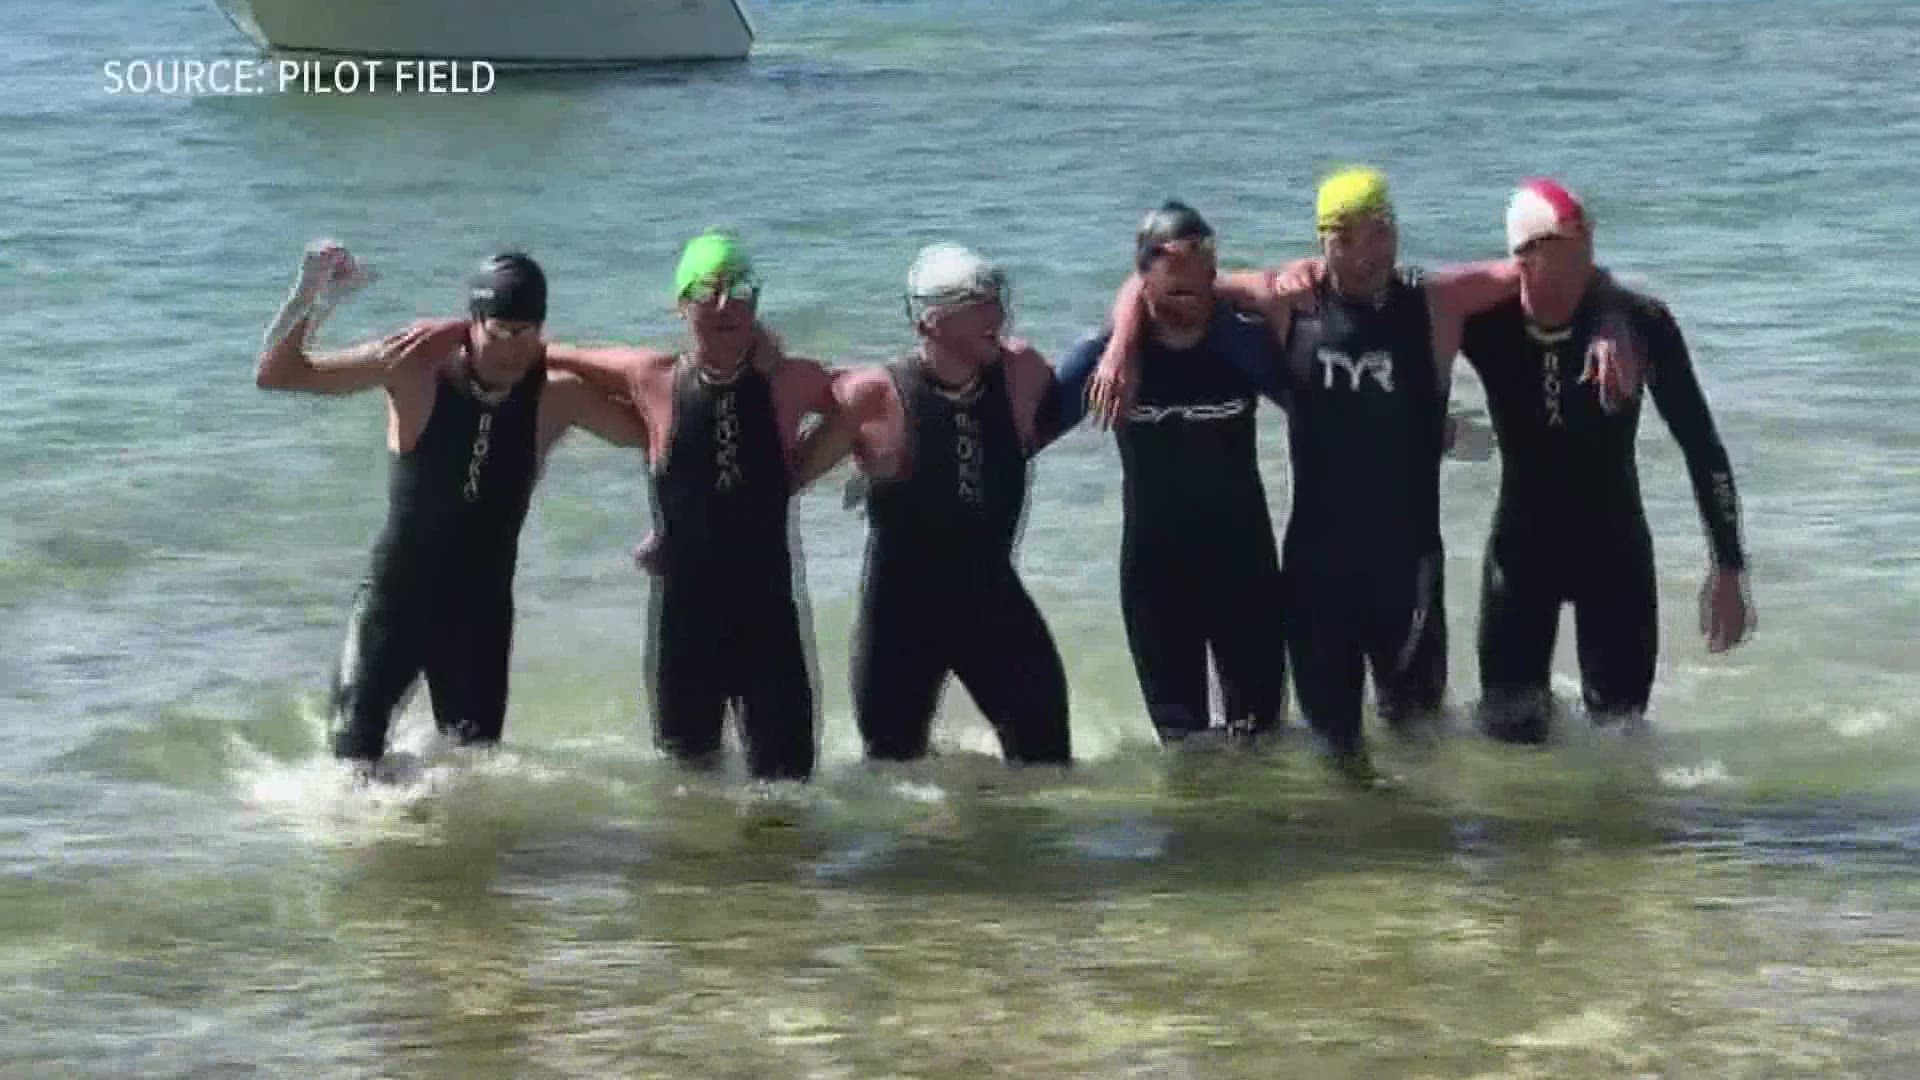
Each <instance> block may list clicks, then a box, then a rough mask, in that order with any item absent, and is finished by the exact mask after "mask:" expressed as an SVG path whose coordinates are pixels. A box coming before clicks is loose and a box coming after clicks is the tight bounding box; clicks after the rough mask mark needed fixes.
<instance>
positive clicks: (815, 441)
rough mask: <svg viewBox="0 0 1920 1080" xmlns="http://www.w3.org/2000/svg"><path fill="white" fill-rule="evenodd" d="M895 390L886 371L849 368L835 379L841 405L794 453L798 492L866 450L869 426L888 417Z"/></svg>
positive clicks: (835, 393)
mask: <svg viewBox="0 0 1920 1080" xmlns="http://www.w3.org/2000/svg"><path fill="white" fill-rule="evenodd" d="M892 389H893V387H892V384H891V382H890V381H889V380H888V378H887V374H886V372H884V371H878V370H864V371H849V372H846V373H844V374H842V375H840V376H839V377H838V378H836V379H835V380H834V385H833V396H834V399H835V401H836V402H838V408H836V409H834V410H833V412H832V413H831V414H829V415H828V417H827V418H826V420H825V421H824V422H823V423H821V424H819V425H817V426H815V427H814V429H813V430H812V431H809V432H807V435H806V437H805V438H803V439H802V440H800V446H799V449H798V450H796V451H795V453H794V470H793V473H794V475H793V488H794V490H795V491H801V490H804V489H805V488H806V487H808V486H809V485H811V484H812V483H813V482H814V481H815V480H818V479H820V478H821V477H822V476H825V475H826V474H828V473H830V472H832V471H833V469H834V467H835V466H837V465H839V464H840V463H841V462H842V461H844V460H846V458H847V455H849V454H852V453H855V452H857V451H859V450H861V449H862V438H863V435H864V434H865V429H866V427H867V425H869V424H875V423H879V422H880V421H881V420H882V419H883V418H884V417H885V415H886V411H887V404H888V398H889V396H890V395H891V393H892Z"/></svg>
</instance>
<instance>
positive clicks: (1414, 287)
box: [1095, 169, 1515, 776]
mask: <svg viewBox="0 0 1920 1080" xmlns="http://www.w3.org/2000/svg"><path fill="white" fill-rule="evenodd" d="M1316 215H1317V220H1318V226H1319V231H1320V233H1321V237H1322V243H1323V250H1324V253H1325V255H1324V260H1307V261H1304V262H1303V263H1299V264H1292V265H1290V267H1289V269H1288V271H1287V272H1286V273H1285V274H1268V273H1264V272H1252V273H1245V272H1242V273H1235V274H1227V275H1223V276H1222V278H1221V281H1220V291H1221V295H1222V296H1223V297H1226V298H1228V299H1229V300H1231V301H1232V302H1234V303H1236V304H1238V305H1241V306H1244V307H1247V308H1250V309H1253V310H1255V311H1258V312H1260V313H1261V314H1263V315H1265V316H1266V322H1267V323H1268V325H1270V326H1271V335H1272V336H1271V337H1270V338H1269V340H1268V341H1267V342H1266V343H1265V344H1266V349H1265V352H1264V354H1261V353H1249V355H1256V356H1258V364H1259V368H1258V370H1256V371H1254V372H1253V374H1252V376H1251V379H1252V385H1254V386H1256V387H1258V388H1260V389H1261V390H1262V391H1263V392H1264V393H1266V394H1267V395H1268V396H1269V397H1271V398H1273V399H1274V400H1276V401H1279V402H1280V403H1281V404H1282V405H1283V406H1284V407H1285V408H1286V411H1287V416H1288V424H1287V432H1288V438H1289V442H1290V446H1291V450H1292V454H1291V457H1292V466H1293V487H1294V498H1293V510H1292V513H1291V514H1289V516H1288V519H1287V537H1286V545H1285V547H1286V550H1285V560H1284V563H1283V567H1284V573H1283V579H1284V581H1285V582H1286V587H1285V595H1286V605H1287V629H1288V633H1287V639H1288V651H1290V652H1291V654H1292V659H1293V664H1292V667H1293V676H1294V686H1295V688H1296V689H1297V690H1298V692H1299V695H1300V704H1301V709H1302V711H1303V712H1304V713H1305V714H1306V718H1307V721H1308V723H1309V725H1310V726H1312V727H1313V728H1314V730H1315V731H1316V732H1317V733H1318V734H1319V736H1320V737H1321V740H1322V743H1323V746H1324V748H1325V749H1327V750H1328V751H1330V752H1331V759H1332V761H1333V762H1334V763H1335V764H1336V765H1338V766H1339V767H1341V768H1342V769H1345V770H1348V771H1350V772H1353V773H1355V774H1358V775H1362V776H1364V775H1370V766H1369V765H1368V759H1367V757H1366V754H1365V753H1364V748H1363V742H1362V739H1361V723H1360V721H1361V705H1362V702H1363V698H1364V692H1365V675H1366V671H1367V669H1368V668H1369V667H1370V668H1371V669H1372V672H1373V676H1374V683H1375V685H1376V687H1377V688H1378V690H1379V697H1380V705H1381V712H1382V713H1383V714H1384V716H1385V717H1386V718H1387V719H1388V720H1389V721H1390V722H1391V723H1392V724H1393V725H1394V726H1395V727H1396V729H1398V730H1403V731H1410V730H1417V729H1419V728H1420V727H1421V725H1422V724H1423V723H1426V722H1430V721H1432V720H1433V719H1434V718H1435V715H1436V714H1437V713H1438V711H1439V709H1440V707H1441V705H1442V702H1443V699H1444V696H1445V687H1446V614H1445V607H1444V604H1443V603H1442V588H1443V581H1442V576H1441V563H1442V557H1443V554H1442V551H1441V543H1440V525H1439V510H1438V506H1439V485H1440V475H1439V464H1440V457H1441V454H1442V453H1443V451H1444V449H1445V448H1446V445H1447V442H1448V437H1449V435H1448V421H1447V415H1446V402H1447V396H1448V387H1449V386H1450V383H1451V378H1452V367H1451V363H1450V361H1451V357H1452V355H1453V351H1454V346H1455V343H1456V342H1457V340H1458V335H1459V325H1460V319H1461V317H1462V314H1463V313H1464V312H1466V311H1470V310H1473V309H1475V308H1476V307H1480V306H1485V305H1486V304H1488V303H1491V302H1492V301H1493V300H1495V299H1497V298H1498V297H1499V296H1500V295H1502V294H1503V293H1506V292H1509V291H1511V290H1512V289H1513V288H1514V287H1515V285H1514V282H1513V280H1512V275H1511V271H1510V269H1509V268H1506V267H1504V266H1502V265H1500V264H1469V265H1465V266H1459V267H1452V268H1448V269H1446V270H1443V271H1441V272H1439V273H1436V274H1433V275H1430V276H1428V275H1422V274H1420V273H1419V272H1418V271H1414V270H1400V269H1398V268H1397V267H1396V265H1395V260H1396V257H1397V233H1396V229H1395V225H1394V216H1393V209H1392V203H1391V200H1390V198H1389V196H1388V190H1387V184H1386V180H1385V178H1384V177H1383V176H1381V175H1380V174H1379V173H1378V172H1376V171H1374V170H1371V169H1350V170H1345V171H1343V172H1341V173H1338V174H1336V175H1335V176H1333V177H1330V178H1329V179H1328V180H1327V181H1326V182H1325V183H1324V184H1322V186H1321V188H1320V191H1319V194H1318V197H1317V210H1316ZM1137 322H1138V316H1137V310H1136V308H1135V305H1132V304H1130V303H1129V302H1128V298H1127V295H1126V292H1125V290H1123V293H1122V298H1121V302H1120V304H1119V305H1118V306H1117V307H1116V311H1115V325H1116V328H1117V331H1116V341H1122V340H1131V335H1132V334H1133V333H1134V332H1135V331H1134V329H1133V328H1134V326H1135V325H1136V324H1137ZM1275 339H1277V341H1278V343H1279V345H1280V348H1281V350H1282V352H1281V353H1280V354H1279V355H1278V356H1276V355H1275V354H1274V340H1275ZM1116 351H1117V350H1116V349H1115V348H1113V347H1110V348H1109V350H1108V354H1109V355H1108V357H1106V358H1103V360H1102V373H1103V374H1106V373H1107V363H1108V360H1110V359H1112V358H1113V354H1114V353H1115V352H1116ZM1126 363H1127V366H1128V367H1130V366H1131V362H1130V361H1127V362H1126ZM1120 374H1121V378H1120V380H1119V381H1120V382H1121V383H1122V384H1124V385H1125V387H1126V394H1127V395H1128V398H1129V399H1130V400H1137V399H1138V397H1139V394H1140V393H1141V392H1143V390H1144V382H1143V380H1142V376H1143V374H1144V373H1134V372H1132V371H1130V370H1124V369H1123V371H1122V372H1121V373H1120ZM1135 383H1140V384H1141V385H1140V386H1139V387H1138V388H1136V387H1135V386H1134V384H1135ZM1095 396H1096V397H1099V396H1101V395H1099V394H1096V395H1095ZM1111 400H1112V398H1111V396H1108V397H1106V398H1105V399H1104V400H1103V401H1102V402H1100V403H1098V404H1102V405H1104V404H1106V403H1107V402H1110V401H1111ZM1125 415H1126V416H1127V426H1129V427H1130V426H1132V418H1131V414H1130V413H1129V414H1125ZM1270 663H1271V664H1272V665H1273V666H1275V667H1278V666H1279V658H1278V656H1277V655H1276V656H1275V657H1274V659H1273V660H1272V661H1270Z"/></svg>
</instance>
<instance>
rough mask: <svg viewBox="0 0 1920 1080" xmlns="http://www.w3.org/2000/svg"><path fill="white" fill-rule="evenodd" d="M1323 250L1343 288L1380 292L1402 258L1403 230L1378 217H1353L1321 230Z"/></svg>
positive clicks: (1338, 282)
mask: <svg viewBox="0 0 1920 1080" xmlns="http://www.w3.org/2000/svg"><path fill="white" fill-rule="evenodd" d="M1320 250H1321V252H1322V253H1323V254H1324V255H1326V257H1327V272H1328V273H1329V274H1331V275H1333V278H1334V280H1335V282H1336V283H1337V284H1338V285H1339V287H1340V288H1341V289H1343V290H1345V291H1347V292H1357V293H1373V292H1379V291H1380V290H1381V289H1384V288H1386V285H1387V279H1388V277H1389V276H1390V275H1391V274H1392V273H1393V264H1394V262H1395V261H1396V260H1397V259H1399V257H1400V232H1399V230H1398V229H1396V228H1395V227H1394V225H1393V222H1391V221H1384V220H1382V219H1380V218H1377V217H1359V218H1350V219H1348V220H1346V221H1344V222H1341V223H1340V224H1339V225H1336V226H1334V227H1333V228H1330V229H1325V230H1322V231H1321V233H1320Z"/></svg>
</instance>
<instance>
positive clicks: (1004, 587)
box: [853, 360, 1071, 764]
mask: <svg viewBox="0 0 1920 1080" xmlns="http://www.w3.org/2000/svg"><path fill="white" fill-rule="evenodd" d="M888 373H889V375H890V376H891V377H892V379H893V384H894V390H895V392H896V393H897V394H898V395H899V398H900V403H901V405H902V407H903V409H904V410H905V412H906V417H907V459H906V463H905V468H904V471H903V473H902V475H900V476H897V477H894V478H891V479H887V480H876V481H875V482H874V483H873V486H872V490H871V492H870V493H869V495H868V497H867V513H868V520H869V523H870V529H869V532H868V538H867V554H866V570H865V578H864V582H863V588H862V591H861V598H860V617H859V626H858V628H857V630H856V634H855V641H854V658H853V683H854V715H855V719H856V721H857V723H858V724H859V727H860V735H861V738H862V739H863V740H864V742H865V744H866V752H867V756H868V757H869V758H872V759H879V760H896V761H899V760H910V759H913V758H918V757H921V756H923V755H924V754H925V753H926V752H927V745H928V739H929V736H930V734H931V730H932V725H933V717H934V713H935V711H936V710H937V709H938V707H939V700H940V691H941V688H942V687H943V686H944V684H945V682H946V677H947V675H948V673H952V674H953V675H954V676H955V677H957V678H958V679H959V680H960V683H961V685H962V686H964V687H966V689H967V693H968V694H970V695H971V696H972V697H973V700H974V703H975V704H976V705H978V706H979V708H980V711H981V713H983V714H984V715H985V716H986V718H987V720H988V721H989V722H990V723H992V724H993V727H994V730H995V732H996V733H997V734H998V736H999V738H1000V745H1001V749H1002V751H1003V753H1004V754H1005V756H1006V758H1007V760H1008V761H1010V762H1015V763H1049V764H1066V763H1067V762H1068V761H1069V759H1070V757H1071V753H1070V741H1069V734H1068V726H1067V682H1066V673H1065V670H1064V668H1063V666H1062V664H1061V661H1060V653H1059V650H1058V649H1057V648H1056V647H1055V644H1054V640H1053V636H1052V634H1051V633H1050V632H1049V631H1048V629H1047V625H1046V622H1045V620H1043V619H1042V618H1041V615H1040V610H1039V608H1037V607H1036V606H1035V605H1034V602H1033V599H1032V597H1031V596H1029V595H1028V594H1027V590H1026V586H1025V585H1023V584H1022V583H1021V581H1020V576H1019V574H1018V572H1017V571H1016V570H1015V569H1014V565H1013V547H1014V542H1015V540H1016V538H1017V537H1018V535H1019V531H1020V522H1021V515H1022V514H1023V512H1024V511H1025V508H1026V499H1027V454H1026V451H1025V449H1024V447H1022V445H1021V441H1020V436H1019V434H1018V431H1017V429H1016V428H1015V426H1014V419H1013V409H1012V403H1011V401H1010V399H1009V398H1008V395H1007V386H1006V373H1005V370H1004V368H1003V367H1002V366H1001V365H999V364H995V365H993V366H991V367H989V368H987V369H986V370H985V371H983V372H982V373H981V376H980V380H979V382H978V383H977V384H976V386H975V387H974V388H973V389H972V390H971V391H970V392H969V393H968V394H967V395H966V396H965V397H964V398H962V399H961V400H958V401H956V400H954V399H952V398H950V397H948V396H947V395H946V394H944V393H942V392H941V391H940V389H939V388H938V387H936V386H935V385H934V384H933V382H932V381H931V380H930V379H929V378H928V377H927V375H926V371H925V368H924V367H922V366H921V365H920V363H919V362H918V361H915V360H908V361H903V362H900V363H896V364H893V365H891V366H890V367H889V369H888Z"/></svg>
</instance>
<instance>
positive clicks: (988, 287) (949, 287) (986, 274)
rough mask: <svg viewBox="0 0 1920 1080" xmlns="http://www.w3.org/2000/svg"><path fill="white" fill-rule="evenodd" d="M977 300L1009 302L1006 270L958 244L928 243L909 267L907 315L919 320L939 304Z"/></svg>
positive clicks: (1003, 306)
mask: <svg viewBox="0 0 1920 1080" xmlns="http://www.w3.org/2000/svg"><path fill="white" fill-rule="evenodd" d="M976 300H995V301H998V302H999V304H1000V306H1001V307H1002V308H1005V307H1006V305H1007V275H1006V271H1004V270H1001V269H1000V268H999V267H997V266H995V265H993V264H992V263H990V262H988V261H987V260H986V258H985V257H983V256H982V255H981V254H980V253H979V252H977V251H974V250H972V249H971V248H966V247H962V246H960V245H959V244H946V243H942V244H929V245H927V246H926V247H924V248H921V249H920V254H919V255H917V256H915V257H914V260H913V265H912V266H911V267H910V268H908V270H907V315H908V317H909V318H911V319H912V320H913V321H914V322H916V323H918V322H919V321H920V320H921V319H922V318H925V317H926V315H927V313H928V312H930V311H933V310H935V309H937V308H943V307H948V306H951V305H954V304H965V303H970V302H972V301H976Z"/></svg>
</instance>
